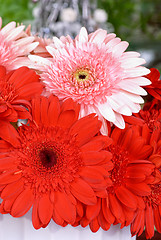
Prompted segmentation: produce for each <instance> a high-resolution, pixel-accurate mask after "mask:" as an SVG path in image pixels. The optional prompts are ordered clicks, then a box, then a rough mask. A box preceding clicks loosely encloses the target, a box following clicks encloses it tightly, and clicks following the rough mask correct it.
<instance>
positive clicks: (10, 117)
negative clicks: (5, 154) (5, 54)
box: [0, 66, 43, 142]
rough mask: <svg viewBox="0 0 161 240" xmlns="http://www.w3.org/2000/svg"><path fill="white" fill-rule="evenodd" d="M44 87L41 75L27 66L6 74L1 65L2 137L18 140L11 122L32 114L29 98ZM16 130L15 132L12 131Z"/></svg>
mask: <svg viewBox="0 0 161 240" xmlns="http://www.w3.org/2000/svg"><path fill="white" fill-rule="evenodd" d="M42 89H43V86H42V84H41V83H40V81H39V76H38V75H37V74H36V73H35V72H34V71H33V70H30V69H29V68H27V67H21V68H19V69H17V70H14V71H11V72H9V73H7V74H6V69H5V67H3V66H0V93H1V94H0V125H1V128H0V137H1V138H3V139H5V140H7V141H9V142H12V141H13V140H15V141H16V138H15V136H16V131H14V128H12V125H11V124H10V123H9V122H16V121H17V120H18V119H27V118H29V117H30V114H29V112H28V110H27V109H26V108H30V103H29V100H31V98H32V97H33V96H34V95H35V94H41V92H42ZM10 131H11V132H12V131H14V134H11V132H10Z"/></svg>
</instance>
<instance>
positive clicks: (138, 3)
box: [98, 0, 161, 40]
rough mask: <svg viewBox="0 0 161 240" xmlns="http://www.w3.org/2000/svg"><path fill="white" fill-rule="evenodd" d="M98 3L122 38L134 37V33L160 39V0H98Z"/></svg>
mask: <svg viewBox="0 0 161 240" xmlns="http://www.w3.org/2000/svg"><path fill="white" fill-rule="evenodd" d="M98 5H99V7H101V8H104V9H105V10H106V11H107V13H108V15H109V22H111V23H112V24H113V25H114V28H115V32H116V34H117V35H119V36H121V37H122V38H123V39H129V38H130V37H131V38H133V39H134V38H135V35H136V34H137V35H142V36H144V37H145V38H146V39H147V38H151V39H158V40H160V39H161V30H160V29H161V1H160V0H99V1H98ZM137 37H138V36H137Z"/></svg>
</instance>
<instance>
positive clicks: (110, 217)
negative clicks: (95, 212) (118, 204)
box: [102, 198, 115, 224]
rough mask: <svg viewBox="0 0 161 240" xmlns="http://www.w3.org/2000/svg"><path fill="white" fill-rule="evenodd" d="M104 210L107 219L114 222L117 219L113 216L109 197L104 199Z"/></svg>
mask: <svg viewBox="0 0 161 240" xmlns="http://www.w3.org/2000/svg"><path fill="white" fill-rule="evenodd" d="M102 212H103V215H104V217H105V219H106V221H107V222H109V223H111V224H113V223H114V221H115V217H114V216H113V214H112V213H111V211H110V209H109V203H108V198H105V199H102Z"/></svg>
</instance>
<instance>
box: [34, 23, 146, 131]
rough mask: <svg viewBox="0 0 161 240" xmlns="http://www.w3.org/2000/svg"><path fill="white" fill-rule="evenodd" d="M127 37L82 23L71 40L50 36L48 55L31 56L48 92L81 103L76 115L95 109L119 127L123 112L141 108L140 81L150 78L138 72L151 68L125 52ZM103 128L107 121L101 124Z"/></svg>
mask: <svg viewBox="0 0 161 240" xmlns="http://www.w3.org/2000/svg"><path fill="white" fill-rule="evenodd" d="M127 47H128V43H127V42H125V41H121V39H120V38H117V37H116V35H115V34H113V33H112V34H107V32H106V31H105V30H102V29H99V30H97V31H95V32H94V33H92V34H90V35H88V34H87V31H86V29H85V28H84V27H83V28H82V29H81V31H80V33H79V35H78V36H77V37H76V38H75V39H74V40H72V39H71V38H70V37H69V36H67V37H61V38H60V40H59V39H58V38H56V37H54V38H53V44H51V45H50V46H47V47H46V48H47V50H48V52H49V53H50V54H51V55H52V56H53V58H48V59H46V58H42V57H39V56H30V59H31V60H33V61H34V62H35V63H36V64H35V68H37V69H38V70H40V71H42V74H41V78H42V81H43V82H44V84H45V86H46V90H47V92H49V93H53V94H55V95H56V96H58V97H59V98H60V99H67V98H72V99H73V100H74V101H76V102H77V103H79V104H80V105H81V110H80V117H83V116H85V115H87V114H89V113H91V112H95V113H97V115H98V116H99V118H100V119H101V120H102V121H103V123H105V119H106V120H108V121H110V122H113V123H114V124H115V125H116V126H118V127H119V128H124V127H125V123H124V120H123V117H122V114H123V115H127V116H129V115H131V114H132V113H133V112H135V113H136V112H138V111H139V110H140V103H143V99H142V97H140V95H146V91H145V90H144V89H143V88H141V87H140V86H142V85H144V86H145V85H149V84H150V83H151V82H150V81H149V80H148V79H147V78H145V77H142V76H143V75H146V74H148V73H149V72H150V71H149V70H148V69H146V68H145V67H141V66H140V65H141V64H144V63H145V60H144V59H142V58H139V53H137V52H126V53H125V52H124V51H125V50H126V49H127ZM103 126H104V132H106V129H105V127H106V124H103Z"/></svg>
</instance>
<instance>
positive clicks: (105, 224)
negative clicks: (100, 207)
mask: <svg viewBox="0 0 161 240" xmlns="http://www.w3.org/2000/svg"><path fill="white" fill-rule="evenodd" d="M98 223H99V225H100V226H101V228H102V229H103V230H105V231H107V230H108V229H109V228H110V227H111V224H110V223H108V222H107V221H106V219H105V218H104V216H103V213H102V211H101V212H100V214H99V215H98Z"/></svg>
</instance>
